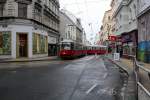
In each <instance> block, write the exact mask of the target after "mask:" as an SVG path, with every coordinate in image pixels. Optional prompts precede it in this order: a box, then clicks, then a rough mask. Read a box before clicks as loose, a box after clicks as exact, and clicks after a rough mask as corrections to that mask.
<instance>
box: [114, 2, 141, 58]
mask: <svg viewBox="0 0 150 100" xmlns="http://www.w3.org/2000/svg"><path fill="white" fill-rule="evenodd" d="M112 4H113V14H112V15H113V16H112V17H113V20H114V21H115V25H114V26H115V28H114V29H115V30H114V34H115V35H116V36H118V37H121V42H122V44H121V46H122V47H121V48H122V49H121V50H118V48H117V52H120V53H123V55H126V56H127V55H136V51H137V37H138V31H137V18H136V16H137V0H112ZM119 45H120V44H118V46H119Z"/></svg>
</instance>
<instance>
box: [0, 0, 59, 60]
mask: <svg viewBox="0 0 150 100" xmlns="http://www.w3.org/2000/svg"><path fill="white" fill-rule="evenodd" d="M48 1H49V0H44V1H39V0H2V1H0V58H21V57H27V58H35V57H45V56H48V52H49V49H48V48H49V46H48V44H49V43H48V42H51V40H50V38H49V37H54V38H56V40H55V39H54V38H53V43H54V42H57V41H59V31H58V28H59V19H58V16H59V3H58V2H57V1H54V0H52V4H53V5H54V6H55V7H53V8H52V9H53V10H50V11H51V12H53V13H54V14H53V15H52V14H51V13H50V11H49V10H48V9H49V8H50V7H51V6H50V5H47V4H46V2H47V3H48V4H51V3H50V2H48ZM49 15H51V16H53V17H52V18H50V16H49Z"/></svg>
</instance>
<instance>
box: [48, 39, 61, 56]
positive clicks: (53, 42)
mask: <svg viewBox="0 0 150 100" xmlns="http://www.w3.org/2000/svg"><path fill="white" fill-rule="evenodd" d="M58 47H59V46H58V44H57V38H56V37H53V36H48V56H56V55H57V53H58Z"/></svg>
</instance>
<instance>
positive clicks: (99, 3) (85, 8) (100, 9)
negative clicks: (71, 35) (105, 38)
mask: <svg viewBox="0 0 150 100" xmlns="http://www.w3.org/2000/svg"><path fill="white" fill-rule="evenodd" d="M59 1H60V6H61V7H60V9H66V10H68V11H70V12H71V13H72V14H74V15H75V16H76V17H77V18H80V19H81V23H82V26H83V28H84V30H85V32H86V35H87V39H88V40H89V41H90V42H92V43H94V40H95V36H96V33H98V32H99V31H100V26H101V25H102V19H103V16H104V13H105V11H107V10H109V9H110V2H111V0H59Z"/></svg>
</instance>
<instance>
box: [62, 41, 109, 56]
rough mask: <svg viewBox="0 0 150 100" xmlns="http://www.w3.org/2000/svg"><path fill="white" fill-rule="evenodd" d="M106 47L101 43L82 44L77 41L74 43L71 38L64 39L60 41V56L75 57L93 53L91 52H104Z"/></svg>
mask: <svg viewBox="0 0 150 100" xmlns="http://www.w3.org/2000/svg"><path fill="white" fill-rule="evenodd" d="M106 53H107V47H106V46H103V45H97V46H95V45H94V46H91V45H89V46H84V45H82V44H79V43H75V42H74V41H72V40H64V41H61V43H60V51H59V57H60V58H76V57H81V56H85V55H93V54H106Z"/></svg>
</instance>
